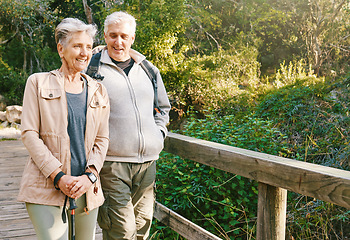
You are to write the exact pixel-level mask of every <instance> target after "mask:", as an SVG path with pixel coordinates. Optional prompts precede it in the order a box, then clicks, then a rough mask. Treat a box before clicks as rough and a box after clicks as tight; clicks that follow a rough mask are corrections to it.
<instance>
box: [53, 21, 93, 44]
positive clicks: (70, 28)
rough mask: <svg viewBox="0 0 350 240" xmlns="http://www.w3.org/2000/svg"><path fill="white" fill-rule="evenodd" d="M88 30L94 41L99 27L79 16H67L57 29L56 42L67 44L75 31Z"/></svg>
mask: <svg viewBox="0 0 350 240" xmlns="http://www.w3.org/2000/svg"><path fill="white" fill-rule="evenodd" d="M77 32H86V33H87V34H88V35H89V36H90V37H91V39H92V41H94V38H95V35H96V32H97V27H96V26H95V25H92V24H86V23H84V22H83V21H80V20H79V19H77V18H65V19H63V20H62V22H61V23H60V24H58V25H57V27H56V29H55V40H56V44H58V43H60V44H62V45H63V46H66V45H67V43H68V42H69V40H70V38H71V37H72V35H73V34H74V33H77Z"/></svg>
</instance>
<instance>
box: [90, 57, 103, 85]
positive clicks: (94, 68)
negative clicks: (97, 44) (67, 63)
mask: <svg viewBox="0 0 350 240" xmlns="http://www.w3.org/2000/svg"><path fill="white" fill-rule="evenodd" d="M100 59H101V52H98V53H96V54H95V55H93V56H92V58H91V61H90V63H89V66H88V67H87V70H86V74H87V75H89V76H90V77H92V78H94V79H96V80H101V81H102V80H103V78H104V76H101V74H100Z"/></svg>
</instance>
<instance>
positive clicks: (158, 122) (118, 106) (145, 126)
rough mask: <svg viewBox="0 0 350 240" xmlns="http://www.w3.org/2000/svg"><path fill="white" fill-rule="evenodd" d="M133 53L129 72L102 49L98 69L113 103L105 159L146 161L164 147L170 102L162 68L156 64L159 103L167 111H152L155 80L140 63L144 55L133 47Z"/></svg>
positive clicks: (111, 103) (131, 161)
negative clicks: (158, 67) (162, 76)
mask: <svg viewBox="0 0 350 240" xmlns="http://www.w3.org/2000/svg"><path fill="white" fill-rule="evenodd" d="M130 56H131V58H132V59H133V60H134V61H135V63H134V65H133V67H132V68H131V69H130V72H129V74H128V76H127V75H126V74H125V73H124V71H123V70H122V69H120V68H119V67H118V66H117V65H116V64H114V63H113V62H112V60H111V58H110V57H109V55H108V51H107V49H106V48H105V49H103V50H102V52H101V60H100V61H101V64H100V70H99V73H100V74H101V75H102V76H104V79H103V80H102V82H101V83H102V84H103V85H104V86H105V87H106V89H107V91H108V95H109V98H110V106H111V112H110V118H109V126H110V129H109V137H110V142H109V148H108V152H107V158H106V161H116V162H129V163H144V162H148V161H152V160H157V159H158V158H159V153H160V152H161V151H162V149H163V143H164V136H166V135H167V128H166V125H167V123H168V122H169V111H170V103H169V99H168V96H167V93H166V90H165V87H164V83H163V81H162V78H161V76H160V73H159V70H158V69H157V68H156V67H155V66H153V68H154V70H155V72H156V73H157V79H158V81H157V84H158V103H159V106H160V108H161V109H162V110H163V111H164V112H165V114H163V115H162V114H160V113H156V115H154V114H153V103H154V90H153V86H152V82H151V80H150V79H149V77H148V76H147V74H146V72H145V71H144V70H143V68H142V67H141V65H140V63H141V61H142V60H144V59H145V56H143V55H142V54H140V53H139V52H137V51H135V50H133V49H131V50H130ZM162 132H163V133H162Z"/></svg>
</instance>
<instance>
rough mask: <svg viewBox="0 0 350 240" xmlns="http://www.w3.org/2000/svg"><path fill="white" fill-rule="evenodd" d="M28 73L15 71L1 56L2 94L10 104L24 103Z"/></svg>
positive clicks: (0, 79)
mask: <svg viewBox="0 0 350 240" xmlns="http://www.w3.org/2000/svg"><path fill="white" fill-rule="evenodd" d="M26 76H27V75H26V73H23V72H15V71H13V70H12V69H11V68H10V67H9V65H7V64H6V63H5V62H4V61H3V60H2V59H1V56H0V94H1V95H3V96H4V97H5V101H6V104H8V105H13V104H15V105H22V98H23V93H24V85H25V79H26Z"/></svg>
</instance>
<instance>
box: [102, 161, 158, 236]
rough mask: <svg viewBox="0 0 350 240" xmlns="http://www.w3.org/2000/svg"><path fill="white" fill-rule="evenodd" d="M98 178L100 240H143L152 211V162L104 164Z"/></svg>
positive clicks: (148, 229) (146, 234)
mask: <svg viewBox="0 0 350 240" xmlns="http://www.w3.org/2000/svg"><path fill="white" fill-rule="evenodd" d="M100 177H101V183H102V189H103V194H104V196H105V199H106V200H105V202H104V204H103V205H102V206H101V207H100V208H99V214H98V223H99V225H100V227H101V229H102V233H103V239H104V240H111V239H113V240H115V239H118V240H120V239H128V240H134V239H147V237H148V235H149V231H150V228H151V224H152V218H153V210H154V201H155V193H154V185H155V178H156V161H151V162H146V163H120V162H109V161H106V162H105V163H104V165H103V168H102V170H101V172H100Z"/></svg>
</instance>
